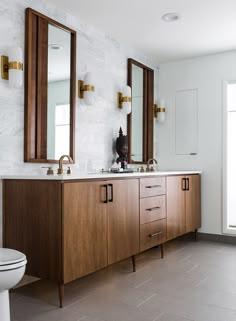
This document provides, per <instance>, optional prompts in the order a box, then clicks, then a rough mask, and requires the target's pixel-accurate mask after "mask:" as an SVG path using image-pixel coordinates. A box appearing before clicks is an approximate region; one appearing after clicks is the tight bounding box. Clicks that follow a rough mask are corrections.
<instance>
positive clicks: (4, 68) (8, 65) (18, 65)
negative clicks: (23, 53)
mask: <svg viewBox="0 0 236 321" xmlns="http://www.w3.org/2000/svg"><path fill="white" fill-rule="evenodd" d="M9 69H15V70H23V63H22V62H19V61H10V62H9V59H8V56H1V77H2V79H5V80H8V79H9V76H8V70H9Z"/></svg>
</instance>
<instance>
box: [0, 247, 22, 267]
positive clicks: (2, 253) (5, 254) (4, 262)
mask: <svg viewBox="0 0 236 321" xmlns="http://www.w3.org/2000/svg"><path fill="white" fill-rule="evenodd" d="M26 263H27V260H26V256H25V255H24V254H23V253H21V252H19V251H16V250H12V249H8V248H0V272H1V271H7V270H14V269H18V268H20V267H21V266H24V265H25V264H26Z"/></svg>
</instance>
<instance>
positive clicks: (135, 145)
mask: <svg viewBox="0 0 236 321" xmlns="http://www.w3.org/2000/svg"><path fill="white" fill-rule="evenodd" d="M131 121H132V133H131V141H132V145H131V156H132V160H133V161H135V162H142V160H143V133H142V130H141V129H142V127H143V69H142V68H140V67H139V66H137V65H134V64H132V114H131Z"/></svg>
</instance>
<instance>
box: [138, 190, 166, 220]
mask: <svg viewBox="0 0 236 321" xmlns="http://www.w3.org/2000/svg"><path fill="white" fill-rule="evenodd" d="M165 217H166V196H165V195H161V196H153V197H147V198H142V199H140V224H144V223H149V222H153V221H157V220H160V219H163V218H165Z"/></svg>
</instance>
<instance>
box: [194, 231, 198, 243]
mask: <svg viewBox="0 0 236 321" xmlns="http://www.w3.org/2000/svg"><path fill="white" fill-rule="evenodd" d="M194 234H195V235H194V237H195V241H196V242H197V241H198V231H197V229H196V230H195V231H194Z"/></svg>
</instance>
